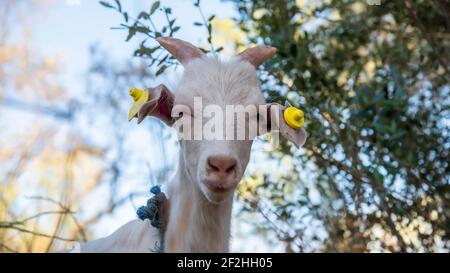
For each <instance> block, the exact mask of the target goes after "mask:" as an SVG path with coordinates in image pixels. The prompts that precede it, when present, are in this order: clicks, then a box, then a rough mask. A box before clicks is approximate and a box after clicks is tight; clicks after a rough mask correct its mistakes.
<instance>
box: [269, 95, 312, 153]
mask: <svg viewBox="0 0 450 273" xmlns="http://www.w3.org/2000/svg"><path fill="white" fill-rule="evenodd" d="M267 110H268V113H267V126H266V127H267V130H268V131H279V132H280V134H281V135H282V136H283V137H284V138H286V139H287V140H289V141H290V142H292V143H294V144H295V146H297V148H300V147H302V146H303V145H304V144H305V142H306V138H307V133H306V130H305V129H304V128H303V127H300V128H293V127H291V126H289V125H288V123H287V122H286V120H285V119H284V111H285V110H286V107H285V106H282V105H280V104H277V103H272V104H268V108H267Z"/></svg>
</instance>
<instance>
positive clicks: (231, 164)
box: [208, 155, 237, 174]
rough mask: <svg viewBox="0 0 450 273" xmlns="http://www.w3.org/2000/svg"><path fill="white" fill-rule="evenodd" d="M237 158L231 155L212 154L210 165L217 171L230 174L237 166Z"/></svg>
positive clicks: (209, 160) (209, 159)
mask: <svg viewBox="0 0 450 273" xmlns="http://www.w3.org/2000/svg"><path fill="white" fill-rule="evenodd" d="M236 164H237V161H236V159H234V158H232V157H229V156H221V155H218V156H210V157H209V158H208V167H209V168H210V169H211V170H212V171H214V172H216V173H222V174H230V173H231V172H233V171H234V169H235V168H236Z"/></svg>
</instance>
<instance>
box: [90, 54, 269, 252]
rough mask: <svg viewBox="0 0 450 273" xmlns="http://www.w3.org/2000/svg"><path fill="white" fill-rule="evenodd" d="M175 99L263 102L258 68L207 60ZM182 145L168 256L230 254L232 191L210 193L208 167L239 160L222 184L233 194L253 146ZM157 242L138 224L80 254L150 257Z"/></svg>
mask: <svg viewBox="0 0 450 273" xmlns="http://www.w3.org/2000/svg"><path fill="white" fill-rule="evenodd" d="M174 94H175V104H187V105H192V103H193V97H194V96H199V97H202V98H203V104H204V106H206V105H208V104H215V105H219V106H220V107H225V105H234V104H240V105H244V106H245V105H259V104H263V103H264V98H263V96H262V94H261V90H260V87H259V81H258V77H257V75H256V70H255V68H254V67H253V66H252V65H251V64H249V63H247V62H244V61H242V60H240V59H239V58H235V59H232V60H230V61H228V62H222V61H220V60H218V59H217V58H214V57H206V56H205V57H203V58H199V59H195V60H192V61H191V62H189V63H188V64H187V65H186V66H185V71H184V74H183V77H182V79H181V81H180V84H179V87H178V89H177V90H176V92H174ZM185 118H186V117H185ZM194 118H197V117H194ZM203 122H204V121H203ZM180 145H181V154H180V160H179V167H178V171H177V174H176V175H175V177H174V179H173V180H172V181H170V182H169V184H168V187H167V195H168V196H169V200H170V209H169V211H170V212H169V221H168V226H167V231H166V234H165V251H166V252H227V251H228V250H229V238H230V217H231V211H232V202H233V191H231V192H228V193H224V194H218V193H214V192H211V191H209V190H208V188H207V187H206V186H205V185H204V183H202V181H203V179H205V178H206V177H208V176H209V175H210V174H208V171H207V169H206V162H207V158H208V157H209V156H213V155H214V156H215V155H225V156H229V157H233V158H235V159H237V162H238V164H237V168H236V171H235V173H234V175H233V176H232V177H229V178H228V179H227V181H223V183H225V184H227V185H229V186H232V187H233V189H234V188H235V187H236V186H237V184H238V183H239V181H240V179H241V178H242V175H243V173H244V171H245V168H246V167H247V164H248V161H249V157H250V149H251V145H252V141H251V140H242V141H205V140H201V141H195V140H180ZM157 241H158V231H157V230H156V229H154V228H153V227H151V226H150V225H149V223H148V222H142V221H139V220H135V221H132V222H130V223H128V224H126V225H124V226H122V227H121V228H120V229H119V230H117V231H116V232H114V233H113V234H112V235H110V236H108V237H106V238H103V239H100V240H96V241H92V242H89V243H86V244H82V245H81V251H82V252H149V251H151V249H154V246H155V243H156V242H157Z"/></svg>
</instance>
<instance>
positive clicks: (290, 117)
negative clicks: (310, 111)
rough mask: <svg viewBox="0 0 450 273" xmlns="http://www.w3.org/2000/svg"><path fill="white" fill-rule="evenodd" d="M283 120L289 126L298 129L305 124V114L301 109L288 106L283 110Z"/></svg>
mask: <svg viewBox="0 0 450 273" xmlns="http://www.w3.org/2000/svg"><path fill="white" fill-rule="evenodd" d="M284 120H285V121H286V123H287V125H289V127H291V128H293V129H298V128H301V127H303V125H304V124H305V114H304V113H303V111H302V110H300V109H298V108H295V107H293V106H290V107H288V108H286V110H284Z"/></svg>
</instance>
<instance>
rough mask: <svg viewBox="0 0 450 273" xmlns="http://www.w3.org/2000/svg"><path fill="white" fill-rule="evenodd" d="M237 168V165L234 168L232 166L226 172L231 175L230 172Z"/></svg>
mask: <svg viewBox="0 0 450 273" xmlns="http://www.w3.org/2000/svg"><path fill="white" fill-rule="evenodd" d="M235 167H236V163H235V164H233V165H232V166H230V167H229V168H228V169H226V172H227V173H230V172H232V171H234V168H235Z"/></svg>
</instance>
